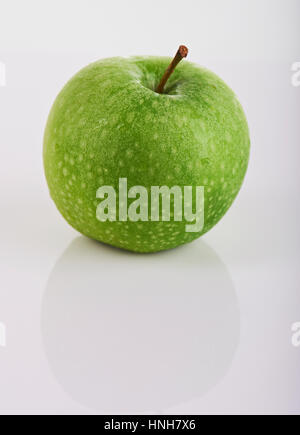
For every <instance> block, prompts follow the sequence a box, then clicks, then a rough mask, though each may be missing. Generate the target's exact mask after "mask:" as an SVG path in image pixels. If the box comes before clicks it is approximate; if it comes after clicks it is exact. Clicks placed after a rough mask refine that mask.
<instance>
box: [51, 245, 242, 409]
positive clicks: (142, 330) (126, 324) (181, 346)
mask: <svg viewBox="0 0 300 435" xmlns="http://www.w3.org/2000/svg"><path fill="white" fill-rule="evenodd" d="M239 331H240V316H239V308H238V301H237V297H236V294H235V290H234V286H233V283H232V280H231V277H230V275H229V273H228V271H227V269H226V267H225V266H224V264H223V263H222V261H221V260H220V259H219V257H218V256H217V255H216V253H215V252H214V251H213V250H212V249H211V248H210V247H209V246H208V245H207V244H205V243H204V242H203V241H202V240H200V241H197V242H194V243H192V244H190V245H187V246H183V247H181V248H178V249H175V250H172V251H168V252H162V253H158V254H146V255H140V254H134V253H128V252H125V251H121V250H118V249H114V248H110V247H108V246H105V245H102V244H99V243H97V242H94V241H91V240H89V239H87V238H84V237H79V238H77V239H75V240H74V241H73V242H72V243H71V245H70V246H69V247H68V248H67V250H66V251H65V253H64V254H63V255H62V257H61V258H60V259H59V260H58V262H57V264H56V265H55V267H54V270H53V271H52V273H51V275H50V278H49V281H48V284H47V288H46V291H45V294H44V297H43V306H42V334H43V340H44V345H45V350H46V354H47V358H48V360H49V364H50V366H51V368H52V370H53V373H54V375H55V377H56V378H57V380H58V382H59V383H60V384H61V386H62V387H63V389H64V390H65V391H66V392H67V393H68V394H69V395H71V397H72V398H73V399H75V400H76V401H78V402H79V403H81V404H82V405H85V406H87V407H89V408H93V409H98V410H100V409H101V410H103V411H110V412H112V413H113V412H120V413H125V412H131V413H134V412H153V411H155V412H156V413H157V412H158V411H162V410H163V409H166V408H168V407H171V406H173V405H177V404H180V403H182V402H185V401H188V400H191V399H193V398H196V397H199V396H201V395H203V394H205V393H206V392H208V391H209V390H210V389H211V388H213V387H214V386H215V385H216V384H217V383H218V382H219V381H220V380H221V379H222V378H223V377H224V376H225V375H226V373H227V371H228V370H229V368H230V365H231V362H232V360H233V357H234V353H235V350H236V348H237V346H238V342H239Z"/></svg>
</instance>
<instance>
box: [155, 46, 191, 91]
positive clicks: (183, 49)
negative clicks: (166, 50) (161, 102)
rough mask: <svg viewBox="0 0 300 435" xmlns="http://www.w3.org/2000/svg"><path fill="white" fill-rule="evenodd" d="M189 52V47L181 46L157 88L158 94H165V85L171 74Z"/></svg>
mask: <svg viewBox="0 0 300 435" xmlns="http://www.w3.org/2000/svg"><path fill="white" fill-rule="evenodd" d="M188 52H189V50H188V49H187V47H186V46H185V45H181V46H180V47H179V49H178V51H177V53H176V55H175V57H174V59H173V60H172V62H171V63H170V65H169V66H168V68H167V69H166V71H165V73H164V75H163V77H162V79H161V81H160V83H159V85H158V86H157V88H156V92H157V93H158V94H163V93H164V89H165V85H166V83H167V81H168V80H169V78H170V76H171V74H172V73H173V72H174V70H175V68H176V67H177V65H178V64H179V62H181V61H182V59H183V58H185V57H187V55H188Z"/></svg>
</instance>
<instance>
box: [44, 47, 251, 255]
mask: <svg viewBox="0 0 300 435" xmlns="http://www.w3.org/2000/svg"><path fill="white" fill-rule="evenodd" d="M176 56H177V55H176ZM182 57H184V56H182ZM182 57H181V58H182ZM175 60H176V57H175ZM179 60H180V59H178V58H177V62H175V64H174V60H173V62H172V63H171V69H170V67H169V68H168V65H169V64H170V61H171V59H170V58H166V57H147V56H143V57H132V58H109V59H104V60H100V61H98V62H95V63H93V64H91V65H89V66H87V67H86V68H84V69H83V70H81V71H80V72H79V73H78V74H76V75H75V76H74V77H73V78H72V79H71V80H70V81H69V82H68V83H67V84H66V86H65V87H64V88H63V90H62V91H61V93H60V94H59V95H58V97H57V99H56V101H55V103H54V105H53V107H52V110H51V112H50V115H49V119H48V123H47V127H46V131H45V138H44V166H45V172H46V178H47V181H48V185H49V190H50V194H51V196H52V198H53V200H54V202H55V204H56V206H57V208H58V210H59V211H60V213H61V214H62V215H63V216H64V218H65V219H66V220H67V221H68V223H69V224H70V225H71V226H72V227H74V228H75V229H76V230H78V231H79V232H81V233H82V234H84V235H86V236H88V237H91V238H93V239H96V240H99V241H101V242H104V243H107V244H110V245H113V246H116V247H120V248H124V249H127V250H130V251H136V252H156V251H161V250H166V249H171V248H174V247H176V246H179V245H182V244H185V243H188V242H191V241H192V240H194V239H196V238H198V237H200V236H202V235H203V234H204V233H206V232H207V231H208V230H210V229H211V228H212V227H213V226H214V225H216V223H217V222H218V221H219V220H220V219H221V218H222V216H223V215H224V214H225V213H226V211H227V210H228V209H229V207H230V206H231V204H232V202H233V201H234V199H235V197H236V196H237V194H238V192H239V190H240V188H241V185H242V182H243V179H244V176H245V173H246V170H247V166H248V160H249V150H250V140H249V130H248V125H247V121H246V117H245V115H244V112H243V109H242V107H241V105H240V103H239V101H238V100H237V98H236V96H235V94H234V93H233V91H232V90H231V89H230V88H229V87H228V86H227V85H226V84H225V83H224V82H223V81H222V80H221V79H220V78H219V77H217V76H216V75H215V74H214V73H212V72H210V71H208V70H207V69H205V68H202V67H199V66H198V65H195V64H193V63H190V62H188V61H184V62H182V63H181V64H180V65H178V67H177V68H176V69H175V70H174V68H175V66H176V64H177V63H178V61H179ZM172 66H173V67H172ZM165 71H167V72H166V74H165V75H164V72H165ZM171 74H172V75H171ZM162 77H163V79H162ZM162 82H163V83H162ZM121 178H126V179H127V183H128V189H130V188H131V187H133V186H144V187H145V188H146V189H147V191H149V192H150V191H151V187H152V186H168V187H169V188H171V187H172V186H180V187H183V186H193V187H195V186H204V226H203V227H202V228H201V230H200V231H198V232H186V221H185V220H184V219H182V220H181V221H176V220H175V219H174V215H173V214H171V219H170V220H169V221H163V220H162V219H159V221H153V220H151V217H149V219H148V220H147V221H137V222H133V221H131V220H127V221H122V220H120V219H119V220H118V219H117V220H115V221H110V220H107V221H99V220H98V219H97V207H98V206H99V203H100V200H99V199H97V196H96V194H97V191H98V189H99V188H100V187H101V186H112V187H113V188H114V189H115V191H116V192H118V186H119V180H120V179H121ZM116 198H117V200H118V198H119V197H118V193H117V196H116ZM149 201H150V196H149ZM195 201H196V200H195V199H194V200H193V202H195ZM172 205H173V201H172V200H171V206H172ZM193 206H195V204H194V203H193ZM149 209H150V207H149ZM149 213H150V212H149ZM172 217H173V219H172Z"/></svg>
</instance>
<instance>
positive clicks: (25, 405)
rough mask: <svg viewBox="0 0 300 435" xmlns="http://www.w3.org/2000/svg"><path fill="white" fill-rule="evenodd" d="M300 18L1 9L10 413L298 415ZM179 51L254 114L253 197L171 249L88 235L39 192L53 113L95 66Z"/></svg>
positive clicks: (259, 2) (65, 3)
mask: <svg viewBox="0 0 300 435" xmlns="http://www.w3.org/2000/svg"><path fill="white" fill-rule="evenodd" d="M299 18H300V2H299V0H285V1H283V0H252V1H250V0H248V1H246V0H226V1H224V0H206V1H204V0H202V1H201V0H197V1H196V0H195V1H192V0H186V1H184V2H180V1H178V0H164V1H151V2H148V1H142V0H139V1H137V0H129V1H121V0H118V1H116V0H110V1H99V0H98V1H96V0H60V1H58V0H52V1H50V0H47V1H38V0H27V1H22V0H19V1H17V0H6V1H5V0H0V41H1V45H0V62H2V63H3V64H4V65H5V70H6V86H0V223H1V225H0V336H1V334H2V335H3V331H4V329H5V334H4V335H5V338H6V346H0V409H1V410H2V411H1V412H2V413H9V412H11V413H16V412H26V413H34V412H43V413H44V412H53V413H73V412H74V413H94V412H98V413H127V412H128V413H130V412H131V413H136V412H139V413H151V412H155V413H174V414H178V413H182V414H183V413H187V414H201V413H300V373H299V372H300V347H299V348H297V347H293V346H292V332H291V326H292V324H293V323H294V322H297V321H300V295H299V278H300V277H299V257H300V255H299V254H300V250H299V241H300V237H299V236H300V231H299V220H300V219H299V218H300V200H299V192H300V188H299V181H300V177H299V160H300V151H299V145H300V144H299V136H300V125H299V111H300V87H293V86H292V82H291V78H292V74H293V73H292V71H291V68H292V64H293V63H294V62H297V61H298V62H300V38H299V36H300V30H299ZM181 43H183V44H186V45H187V46H188V47H189V48H190V55H189V58H190V60H191V61H193V62H197V63H200V64H202V65H204V66H206V67H208V68H210V69H212V70H214V71H215V72H216V73H217V74H219V75H220V76H221V77H222V78H223V79H224V80H225V81H226V82H227V83H228V84H229V85H230V86H231V87H232V88H233V89H234V91H235V92H236V93H237V95H238V96H239V98H240V100H241V102H242V104H243V106H244V108H245V111H246V114H247V117H248V121H249V126H250V131H251V139H252V152H251V160H250V165H249V170H248V173H247V177H246V180H245V183H244V186H243V189H242V191H241V192H240V195H239V197H238V199H237V200H236V202H235V204H234V205H233V207H232V208H231V210H230V211H229V212H228V213H227V215H226V216H225V217H224V218H223V220H222V221H221V222H220V223H219V224H218V225H217V226H216V227H215V228H214V229H213V230H211V232H210V233H209V234H207V235H206V236H205V237H203V239H202V240H198V241H196V242H194V243H193V244H191V245H189V246H185V247H183V248H179V249H177V250H174V251H172V252H168V253H161V254H156V255H150V256H137V255H133V254H128V253H123V252H121V251H118V250H114V249H110V248H107V247H104V246H102V245H101V244H95V243H94V242H91V241H89V240H86V239H84V238H83V237H81V236H80V235H78V234H77V233H76V232H75V231H74V230H72V229H71V228H70V227H68V225H67V224H66V223H65V222H64V221H63V219H62V218H61V217H60V215H59V214H58V212H57V211H56V209H55V207H54V205H53V204H52V202H51V200H50V198H49V195H48V192H47V186H46V183H45V180H44V175H43V167H42V138H43V130H44V127H45V123H46V119H47V115H48V112H49V110H50V107H51V104H52V102H53V100H54V98H55V96H56V95H57V93H58V92H59V90H60V89H61V88H62V86H63V85H64V84H65V82H66V81H67V80H68V79H69V78H70V77H71V76H72V75H73V74H74V73H75V72H76V71H78V70H79V69H80V68H82V67H83V66H85V65H86V64H88V63H89V62H92V61H94V60H96V59H99V58H103V57H108V56H109V57H111V56H120V55H121V56H128V55H135V54H154V55H170V56H171V55H173V54H174V53H175V51H176V49H177V47H178V45H179V44H181ZM2 84H3V83H2ZM4 327H5V328H4ZM2 344H3V342H2Z"/></svg>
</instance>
